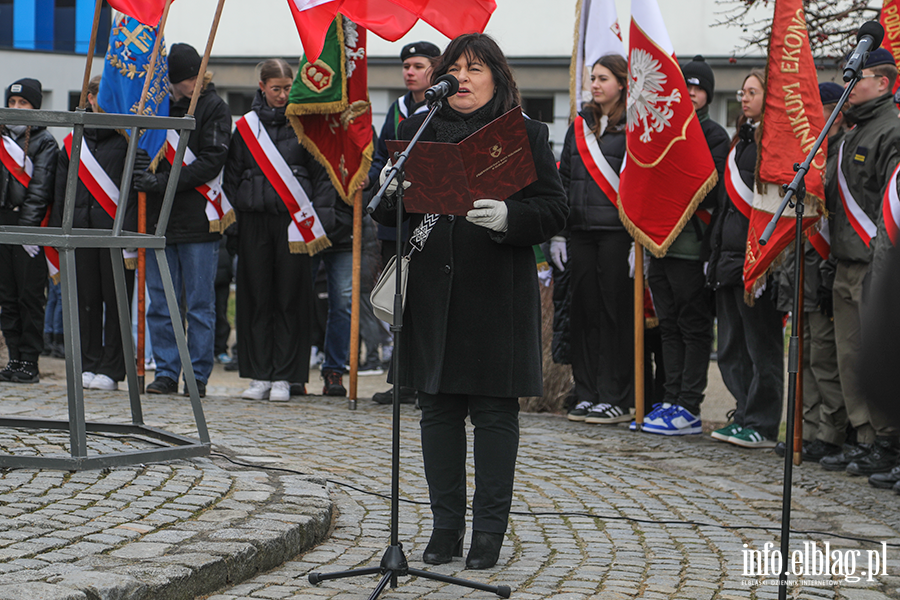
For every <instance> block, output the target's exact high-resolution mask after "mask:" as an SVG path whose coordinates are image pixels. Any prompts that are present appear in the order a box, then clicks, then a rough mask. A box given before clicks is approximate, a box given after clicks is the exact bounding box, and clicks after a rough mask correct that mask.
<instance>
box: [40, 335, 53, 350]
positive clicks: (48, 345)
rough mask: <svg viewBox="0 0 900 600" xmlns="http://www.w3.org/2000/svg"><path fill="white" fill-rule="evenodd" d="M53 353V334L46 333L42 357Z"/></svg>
mask: <svg viewBox="0 0 900 600" xmlns="http://www.w3.org/2000/svg"><path fill="white" fill-rule="evenodd" d="M51 352H53V334H52V333H49V332H46V331H45V332H44V349H43V350H41V356H50V353H51Z"/></svg>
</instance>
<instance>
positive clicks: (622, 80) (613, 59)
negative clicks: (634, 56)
mask: <svg viewBox="0 0 900 600" xmlns="http://www.w3.org/2000/svg"><path fill="white" fill-rule="evenodd" d="M597 65H600V66H601V67H604V68H606V69H608V70H609V72H610V73H612V74H613V77H615V78H616V81H618V82H619V85H621V86H622V89H621V91H620V92H619V100H618V102H616V105H615V106H614V107H613V109H612V111H611V112H610V113H609V114H608V115H607V117H609V119H608V121H607V124H606V126H607V127H608V128H609V130H610V131H617V130H620V129H623V128H624V127H625V119H624V117H625V110H626V108H627V102H628V61H626V60H625V58H624V57H622V56H619V55H618V54H606V55H604V56H601V57H600V58H599V59H597V62H595V63H594V64H593V65H591V72H592V73H593V71H594V67H596V66H597ZM588 106H590V108H591V113H593V115H594V126H593V127H592V128H591V131H593V132H594V135H596V136H598V137H599V136H600V117H602V116H603V109H602V108H601V107H600V105H599V104H597V103H596V102H591V103H590V104H588ZM620 121H621V122H620Z"/></svg>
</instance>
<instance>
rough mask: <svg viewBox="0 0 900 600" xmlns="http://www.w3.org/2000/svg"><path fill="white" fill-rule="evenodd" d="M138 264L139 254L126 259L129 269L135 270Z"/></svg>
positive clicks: (126, 265)
mask: <svg viewBox="0 0 900 600" xmlns="http://www.w3.org/2000/svg"><path fill="white" fill-rule="evenodd" d="M137 266H138V259H137V256H133V257H131V258H126V259H125V268H126V269H128V270H129V271H134V270H135V269H137Z"/></svg>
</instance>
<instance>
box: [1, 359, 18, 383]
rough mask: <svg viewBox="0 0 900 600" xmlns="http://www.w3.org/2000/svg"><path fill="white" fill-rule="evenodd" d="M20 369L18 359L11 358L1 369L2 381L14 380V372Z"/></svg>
mask: <svg viewBox="0 0 900 600" xmlns="http://www.w3.org/2000/svg"><path fill="white" fill-rule="evenodd" d="M18 370H19V361H18V359H14V358H11V359H9V362H8V363H6V366H5V367H4V368H3V370H2V371H0V381H12V376H13V373H15V372H16V371H18Z"/></svg>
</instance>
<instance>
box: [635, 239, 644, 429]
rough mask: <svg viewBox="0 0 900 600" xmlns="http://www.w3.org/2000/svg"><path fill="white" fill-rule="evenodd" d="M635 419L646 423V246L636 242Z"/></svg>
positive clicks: (638, 426) (640, 425)
mask: <svg viewBox="0 0 900 600" xmlns="http://www.w3.org/2000/svg"><path fill="white" fill-rule="evenodd" d="M634 409H635V414H634V421H635V424H636V425H637V431H640V430H641V427H642V426H643V424H644V247H643V246H642V245H641V244H639V243H638V242H635V243H634Z"/></svg>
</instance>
